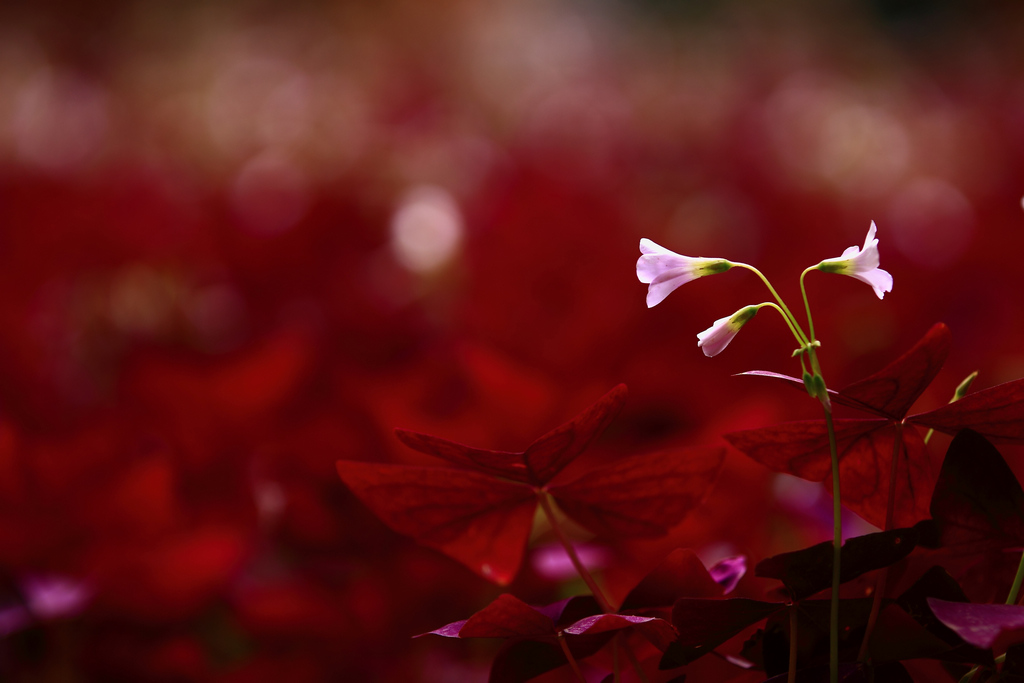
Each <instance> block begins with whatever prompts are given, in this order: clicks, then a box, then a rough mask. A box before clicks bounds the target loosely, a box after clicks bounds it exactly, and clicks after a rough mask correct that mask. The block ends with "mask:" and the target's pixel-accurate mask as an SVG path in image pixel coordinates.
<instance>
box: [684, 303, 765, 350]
mask: <svg viewBox="0 0 1024 683" xmlns="http://www.w3.org/2000/svg"><path fill="white" fill-rule="evenodd" d="M757 309H758V307H757V306H746V307H744V308H741V309H740V310H738V311H736V312H735V313H733V314H732V315H728V316H726V317H724V318H719V319H718V320H716V321H715V324H714V325H712V326H711V327H709V328H708V329H706V330H704V331H703V332H701V333H700V334H698V335H697V347H698V348H700V349H701V350H703V351H704V355H705V356H707V357H708V358H711V357H712V356H717V355H718V354H720V353H721V352H722V351H725V347H726V346H728V345H729V342H731V341H732V340H733V338H734V337H735V336H736V335H737V334H739V331H740V330H741V329H742V328H743V326H744V325H746V324H747V321H748V320H750V319H751V318H753V317H754V316H755V315H756V314H757Z"/></svg>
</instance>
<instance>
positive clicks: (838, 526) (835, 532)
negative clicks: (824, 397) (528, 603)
mask: <svg viewBox="0 0 1024 683" xmlns="http://www.w3.org/2000/svg"><path fill="white" fill-rule="evenodd" d="M812 358H813V356H812ZM825 424H826V425H827V426H828V448H829V452H830V454H831V456H832V606H831V607H832V609H831V612H830V617H829V643H828V669H829V681H830V683H839V576H840V571H839V563H840V560H841V557H842V548H843V521H842V517H841V515H842V511H843V507H842V502H841V501H840V495H839V491H840V488H839V454H838V451H837V450H836V430H835V426H834V425H833V424H832V412H831V411H829V410H828V409H825Z"/></svg>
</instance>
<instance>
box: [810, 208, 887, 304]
mask: <svg viewBox="0 0 1024 683" xmlns="http://www.w3.org/2000/svg"><path fill="white" fill-rule="evenodd" d="M817 268H818V270H821V271H824V272H826V273H839V274H840V275H849V276H851V277H855V278H857V279H858V280H860V281H861V282H866V283H868V284H869V285H871V287H872V288H873V289H874V290H875V294H877V295H878V298H879V299H881V298H883V297H884V296H885V293H886V292H891V291H892V275H890V274H889V273H888V272H886V271H884V270H882V269H881V268H879V267H878V240H877V239H876V238H875V222H874V221H871V227H870V228H869V229H868V236H867V238H866V239H865V240H864V247H863V248H861V249H858V248H857V247H850V248H848V249H847V250H846V251H844V252H843V255H842V256H839V257H838V258H830V259H825V260H824V261H822V262H821V263H819V264H818V265H817Z"/></svg>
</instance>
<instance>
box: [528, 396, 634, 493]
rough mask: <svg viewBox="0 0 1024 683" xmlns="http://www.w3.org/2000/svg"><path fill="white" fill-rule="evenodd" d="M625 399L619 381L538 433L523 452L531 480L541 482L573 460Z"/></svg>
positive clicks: (610, 419)
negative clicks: (566, 419)
mask: <svg viewBox="0 0 1024 683" xmlns="http://www.w3.org/2000/svg"><path fill="white" fill-rule="evenodd" d="M625 402H626V385H625V384H620V385H618V386H617V387H615V388H614V389H612V390H611V391H609V392H608V393H607V394H605V395H604V396H602V397H601V398H600V399H598V401H597V403H595V404H594V405H592V406H590V407H589V408H587V409H586V410H585V411H583V412H582V413H580V414H579V415H577V416H576V417H574V418H573V419H572V421H570V422H567V423H565V424H564V425H562V426H561V427H558V428H556V429H554V430H552V431H550V432H548V433H547V434H545V435H544V436H542V437H540V438H539V439H537V440H536V441H534V442H533V444H532V445H531V446H530V447H529V448H527V449H526V452H525V453H524V454H523V456H524V460H525V462H526V468H527V469H528V470H529V471H530V473H531V474H532V475H533V483H535V484H537V485H538V486H542V485H544V484H546V483H548V482H549V481H551V479H552V478H553V477H554V476H555V475H556V474H558V473H559V472H561V471H562V470H563V469H564V468H565V467H566V465H568V464H569V463H570V462H572V461H573V460H575V459H576V458H577V457H579V455H580V454H581V453H582V452H583V451H584V450H585V449H586V448H587V446H589V445H590V442H591V441H593V440H594V439H595V438H597V437H598V435H600V434H601V432H603V431H604V430H605V428H607V427H608V425H609V424H611V422H612V420H614V419H615V417H616V416H617V415H618V414H619V411H621V410H622V405H623V404H624V403H625Z"/></svg>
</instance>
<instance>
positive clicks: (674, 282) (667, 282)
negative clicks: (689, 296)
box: [647, 270, 694, 308]
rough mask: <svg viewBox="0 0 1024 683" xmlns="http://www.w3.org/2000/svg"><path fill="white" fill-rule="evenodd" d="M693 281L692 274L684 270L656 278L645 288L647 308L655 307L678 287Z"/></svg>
mask: <svg viewBox="0 0 1024 683" xmlns="http://www.w3.org/2000/svg"><path fill="white" fill-rule="evenodd" d="M693 279H694V276H693V274H692V273H690V272H688V271H685V270H682V271H679V272H675V273H665V274H662V275H660V276H658V277H657V278H655V280H654V281H653V282H651V284H650V286H649V287H648V288H647V308H653V307H654V306H657V305H658V304H660V303H661V302H662V301H664V300H665V297H667V296H668V295H669V294H671V293H672V292H674V291H675V290H676V289H677V288H678V287H680V286H681V285H685V284H686V283H687V282H689V281H690V280H693Z"/></svg>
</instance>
